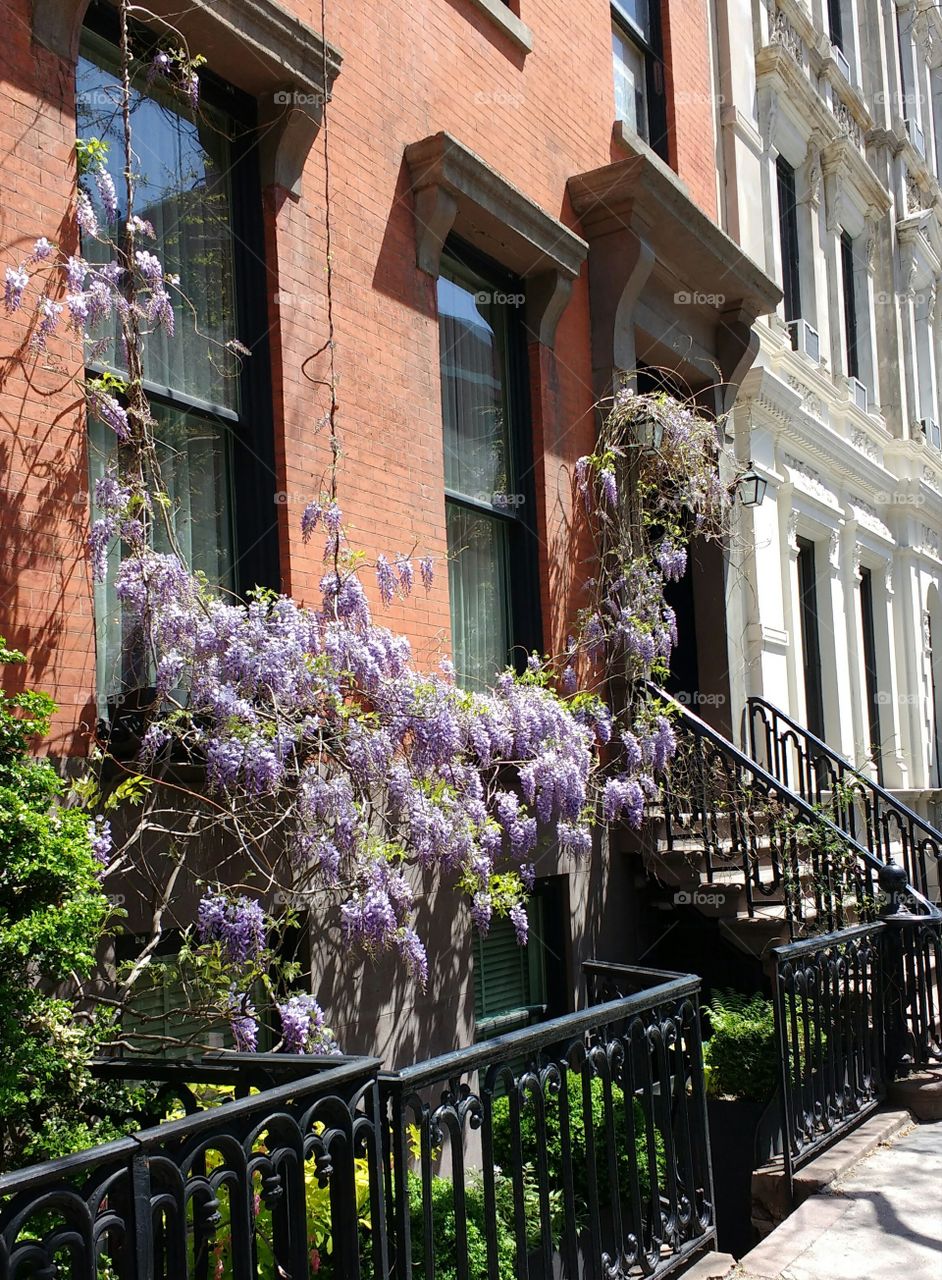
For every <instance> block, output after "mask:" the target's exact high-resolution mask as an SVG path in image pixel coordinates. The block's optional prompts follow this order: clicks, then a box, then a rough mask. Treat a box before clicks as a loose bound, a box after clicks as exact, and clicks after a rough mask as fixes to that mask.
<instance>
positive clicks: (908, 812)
mask: <svg viewBox="0 0 942 1280" xmlns="http://www.w3.org/2000/svg"><path fill="white" fill-rule="evenodd" d="M757 713H758V714H757ZM757 718H761V721H762V726H763V728H764V730H765V734H766V743H765V747H766V753H767V760H768V763H769V766H770V768H778V769H779V770H780V771H781V772H784V771H785V769H786V762H785V761H784V760H783V759H781V755H782V753H783V752H784V750H785V749H786V747H787V743H786V738H787V737H788V736H794V738H795V744H794V745H795V750H796V751H798V752H799V753H800V752H802V751H803V752H804V762H803V763H804V766H805V768H806V769H807V770H808V771H809V773H808V776H807V778H806V777H805V768H802V761H801V760H800V759H799V762H798V768H799V774H800V775H801V776H800V777H799V778H798V779H797V780H796V781H797V783H798V784H799V785H800V786H802V787H803V788H804V787H805V786H806V785H807V786H808V788H809V790H810V787H811V776H810V770H811V768H812V767H813V764H814V762H815V761H816V760H818V759H823V760H824V761H826V763H827V765H828V767H829V768H831V770H832V772H833V774H834V777H835V779H836V780H837V781H843V779H844V776H845V775H849V776H850V777H851V778H853V779H854V780H855V785H858V786H859V787H860V788H862V789H863V790H864V791H865V792H869V797H870V803H871V806H872V812H871V814H870V815H868V817H870V818H871V819H872V822H868V823H867V834H868V838H869V839H871V840H873V839H874V837H875V839H876V843H877V845H878V846H879V844H880V831H879V827H878V826H877V823H878V821H879V819H880V817H881V813H880V810H881V809H883V810H885V811H888V812H889V813H891V814H892V815H893V816H894V818H895V820H896V824H897V826H898V829H899V831H900V834H901V838H902V833H903V831H904V824H908V827H909V831H910V837H911V839H910V843H911V845H912V852H913V855H914V856H915V857H917V858H919V859H920V861H923V860H924V854H925V849H920V848H919V847H918V844H917V840H916V832H917V831H918V832H919V833H920V834H921V841H920V842H921V843H922V844H924V843H925V842H926V841H930V842H931V843H932V845H933V846H934V848H933V849H932V851H931V852H932V854H933V855H934V857H935V859H936V861H937V862H939V863H940V864H942V831H939V830H938V829H937V828H936V827H934V826H933V825H932V824H931V823H930V822H928V821H927V820H926V819H925V818H923V817H922V816H921V815H920V814H918V813H917V812H916V811H915V809H911V808H910V807H909V805H908V804H906V803H905V802H904V801H902V800H900V799H899V798H898V797H897V796H895V795H894V794H893V793H892V792H891V791H888V790H887V788H886V787H884V786H883V785H882V784H881V783H879V782H876V781H875V780H874V779H873V778H871V777H869V776H868V775H867V774H865V773H864V772H863V770H861V769H858V768H857V767H856V765H854V764H852V763H851V762H850V761H849V760H848V759H847V758H846V757H845V756H842V755H841V754H840V752H838V751H835V750H834V748H833V747H831V746H829V744H828V743H826V742H825V741H823V739H821V738H819V737H818V736H817V734H815V733H812V732H811V730H810V729H808V728H806V726H805V725H802V724H800V723H799V722H798V721H797V720H795V719H794V718H793V717H792V716H790V715H789V714H788V712H786V711H783V710H782V709H781V707H777V706H776V705H775V703H773V702H770V701H769V700H768V699H767V698H763V697H762V696H761V695H759V694H753V695H751V696H750V697H749V698H748V700H747V720H748V728H749V746H750V750H751V752H752V755H753V757H757V756H758V743H757V725H756V720H757ZM779 721H781V723H782V725H783V726H784V727H785V730H784V732H782V731H781V730H779V729H778V727H777V726H778V722H779ZM802 744H803V745H802ZM773 748H775V749H773ZM781 781H782V783H783V784H784V785H786V786H788V785H790V781H789V780H788V779H787V778H785V777H782V778H781ZM819 783H820V780H819ZM825 789H826V788H825ZM835 812H836V810H835ZM884 821H885V819H884ZM852 824H853V814H852V813H851V814H849V823H848V825H849V826H850V825H852ZM874 828H875V830H874ZM847 834H848V835H850V836H851V837H854V838H855V832H854V831H853V830H848V831H847ZM884 835H885V837H886V841H887V842H889V840H890V832H889V831H886V832H885V833H884ZM871 852H872V853H874V854H876V855H877V856H879V854H878V849H874V848H871ZM887 860H889V850H888V849H887V858H885V859H881V861H887ZM906 870H907V872H908V873H910V879H912V878H913V876H912V871H913V870H914V868H910V867H907V868H906ZM919 872H920V876H921V879H922V883H923V887H927V879H926V870H925V866H924V865H922V866H920V867H919Z"/></svg>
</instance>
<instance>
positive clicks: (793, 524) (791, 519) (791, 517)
mask: <svg viewBox="0 0 942 1280" xmlns="http://www.w3.org/2000/svg"><path fill="white" fill-rule="evenodd" d="M785 540H786V542H787V543H788V549H789V550H790V551H791V552H792V553H793V554H795V555H797V554H798V512H797V511H790V512H789V513H788V524H787V525H786V528H785Z"/></svg>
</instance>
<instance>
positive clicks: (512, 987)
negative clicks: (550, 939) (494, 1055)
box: [474, 898, 546, 1039]
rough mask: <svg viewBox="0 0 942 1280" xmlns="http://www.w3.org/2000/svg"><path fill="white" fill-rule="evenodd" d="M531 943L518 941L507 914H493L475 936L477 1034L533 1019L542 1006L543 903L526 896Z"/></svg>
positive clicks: (504, 1029) (540, 1012)
mask: <svg viewBox="0 0 942 1280" xmlns="http://www.w3.org/2000/svg"><path fill="white" fill-rule="evenodd" d="M527 914H528V915H529V917H530V943H529V945H528V946H526V947H521V946H519V945H518V943H517V936H516V933H515V932H514V927H513V925H512V924H511V922H510V920H508V919H507V918H506V917H500V918H497V917H495V918H494V919H493V920H492V921H491V927H490V929H489V930H488V932H487V934H486V935H485V936H484V937H481V936H480V935H476V936H475V941H474V1020H475V1024H476V1028H477V1034H478V1037H479V1038H482V1039H483V1038H485V1037H486V1036H488V1035H496V1034H498V1033H499V1032H500V1031H509V1030H512V1028H513V1027H516V1026H525V1025H526V1024H527V1023H528V1022H533V1021H537V1020H538V1019H539V1018H540V1017H541V1016H542V1015H543V1013H544V1012H545V1006H546V980H545V974H544V968H543V948H542V945H541V937H542V932H543V930H542V916H543V912H542V903H541V902H540V900H539V899H538V898H531V899H530V901H529V903H528V904H527Z"/></svg>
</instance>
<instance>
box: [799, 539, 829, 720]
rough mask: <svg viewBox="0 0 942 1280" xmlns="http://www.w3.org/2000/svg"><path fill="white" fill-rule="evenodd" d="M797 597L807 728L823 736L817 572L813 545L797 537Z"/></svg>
mask: <svg viewBox="0 0 942 1280" xmlns="http://www.w3.org/2000/svg"><path fill="white" fill-rule="evenodd" d="M798 599H799V607H800V610H801V658H802V665H803V669H804V686H805V709H806V718H807V724H808V728H809V729H810V730H811V732H812V733H813V734H815V735H816V736H817V737H819V738H822V739H823V738H824V698H823V693H822V688H821V637H820V624H819V618H818V571H817V564H816V558H815V546H814V543H813V542H811V541H810V540H809V539H808V538H799V539H798Z"/></svg>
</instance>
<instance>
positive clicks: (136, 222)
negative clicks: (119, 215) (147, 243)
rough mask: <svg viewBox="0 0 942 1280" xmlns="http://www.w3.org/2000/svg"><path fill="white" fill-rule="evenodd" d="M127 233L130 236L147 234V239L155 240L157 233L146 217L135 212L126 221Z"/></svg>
mask: <svg viewBox="0 0 942 1280" xmlns="http://www.w3.org/2000/svg"><path fill="white" fill-rule="evenodd" d="M127 229H128V234H129V235H132V236H147V238H148V239H149V240H155V239H156V238H157V233H156V231H155V230H154V224H153V223H152V222H148V221H147V219H146V218H139V217H138V216H137V214H136V213H134V214H132V215H131V217H130V218H128V221H127Z"/></svg>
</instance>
